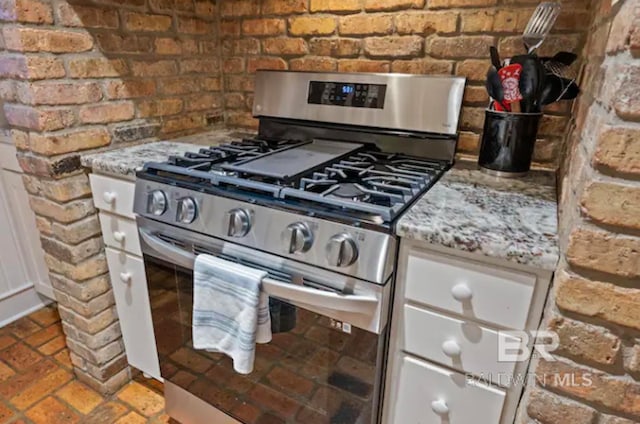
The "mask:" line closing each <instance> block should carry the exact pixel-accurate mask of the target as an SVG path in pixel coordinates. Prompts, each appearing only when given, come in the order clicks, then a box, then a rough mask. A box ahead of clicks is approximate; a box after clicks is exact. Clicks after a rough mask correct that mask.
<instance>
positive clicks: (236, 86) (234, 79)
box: [225, 75, 255, 91]
mask: <svg viewBox="0 0 640 424" xmlns="http://www.w3.org/2000/svg"><path fill="white" fill-rule="evenodd" d="M254 85H255V84H254V78H252V77H249V76H245V75H227V76H226V77H225V88H226V89H227V90H228V91H253V89H254Z"/></svg>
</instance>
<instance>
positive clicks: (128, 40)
mask: <svg viewBox="0 0 640 424" xmlns="http://www.w3.org/2000/svg"><path fill="white" fill-rule="evenodd" d="M95 40H96V43H97V44H98V46H99V47H100V51H102V52H104V53H151V51H152V50H153V43H152V41H153V38H152V37H149V36H147V35H141V34H118V33H115V32H100V33H96V34H95Z"/></svg>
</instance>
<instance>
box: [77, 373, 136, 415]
mask: <svg viewBox="0 0 640 424" xmlns="http://www.w3.org/2000/svg"><path fill="white" fill-rule="evenodd" d="M75 374H76V376H77V377H78V380H80V381H81V382H83V383H84V384H86V385H87V386H89V387H91V388H92V389H94V390H96V391H98V392H100V393H101V394H103V395H104V396H109V395H112V394H114V393H116V392H117V391H118V390H120V389H121V388H122V387H123V386H124V385H125V384H127V383H128V382H129V381H131V375H130V371H129V369H128V368H125V369H123V370H121V371H118V372H117V373H116V374H114V375H113V376H112V377H110V378H108V379H106V380H97V379H96V378H95V377H93V376H91V375H89V374H87V373H86V372H84V371H82V370H80V369H76V370H75ZM120 407H121V405H119V404H117V403H106V404H104V405H102V406H99V407H98V408H96V409H95V410H94V411H93V412H92V413H91V414H90V415H89V417H90V418H91V417H94V418H95V419H96V420H101V419H103V417H104V416H107V417H109V416H112V415H110V414H112V412H111V411H113V410H114V409H115V408H120ZM123 414H124V411H122V412H121V411H118V412H117V413H115V414H114V415H115V416H116V417H117V416H119V415H123ZM92 419H93V418H92Z"/></svg>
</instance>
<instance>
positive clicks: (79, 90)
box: [18, 81, 102, 105]
mask: <svg viewBox="0 0 640 424" xmlns="http://www.w3.org/2000/svg"><path fill="white" fill-rule="evenodd" d="M18 97H19V99H20V101H21V102H22V103H26V104H32V105H69V104H80V103H92V102H97V101H98V100H100V99H101V98H102V91H101V90H100V86H98V84H96V83H93V82H76V83H70V82H58V81H41V82H35V83H30V84H24V85H22V86H20V87H18Z"/></svg>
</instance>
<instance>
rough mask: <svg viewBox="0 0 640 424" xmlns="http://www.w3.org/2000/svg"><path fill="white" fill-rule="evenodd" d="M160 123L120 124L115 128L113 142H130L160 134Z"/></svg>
mask: <svg viewBox="0 0 640 424" xmlns="http://www.w3.org/2000/svg"><path fill="white" fill-rule="evenodd" d="M159 130H160V125H159V124H156V123H152V122H142V123H134V124H125V125H119V126H117V127H116V128H114V129H113V139H112V142H113V143H128V142H131V141H138V140H143V139H146V138H150V137H155V136H156V135H158V131H159Z"/></svg>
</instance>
